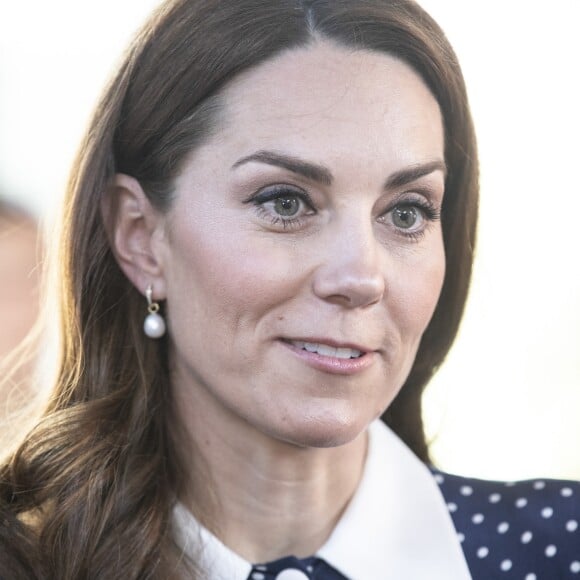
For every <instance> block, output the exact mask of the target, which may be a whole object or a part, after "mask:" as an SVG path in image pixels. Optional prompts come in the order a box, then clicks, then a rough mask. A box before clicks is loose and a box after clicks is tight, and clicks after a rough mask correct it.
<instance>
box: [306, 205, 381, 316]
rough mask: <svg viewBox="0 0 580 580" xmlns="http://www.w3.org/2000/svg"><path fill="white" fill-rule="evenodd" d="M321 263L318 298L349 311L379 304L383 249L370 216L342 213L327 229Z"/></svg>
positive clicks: (317, 278) (317, 280) (354, 212)
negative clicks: (341, 305) (345, 307)
mask: <svg viewBox="0 0 580 580" xmlns="http://www.w3.org/2000/svg"><path fill="white" fill-rule="evenodd" d="M326 233H327V237H326V240H325V249H326V251H325V252H324V259H323V260H322V261H321V263H320V265H319V268H318V269H317V272H316V274H315V277H314V291H315V293H316V295H317V296H319V297H320V298H322V299H324V300H327V301H332V302H336V303H340V304H343V305H344V306H347V307H350V308H357V307H364V306H368V305H370V304H374V303H376V302H377V301H379V300H381V299H382V297H383V295H384V291H385V279H384V272H383V268H382V248H381V246H380V243H379V241H378V240H377V239H376V236H375V231H374V228H373V221H372V219H371V216H370V213H364V212H363V211H361V210H360V207H359V208H358V211H351V212H345V213H344V215H342V216H340V217H337V218H336V219H335V220H334V221H333V223H332V224H331V225H329V227H328V229H327V232H326Z"/></svg>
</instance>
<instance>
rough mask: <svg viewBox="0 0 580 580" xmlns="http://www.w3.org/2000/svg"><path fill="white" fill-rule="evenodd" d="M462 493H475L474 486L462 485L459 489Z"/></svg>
mask: <svg viewBox="0 0 580 580" xmlns="http://www.w3.org/2000/svg"><path fill="white" fill-rule="evenodd" d="M459 493H460V494H461V495H471V494H472V493H473V488H472V487H470V486H469V485H462V486H461V488H460V489H459Z"/></svg>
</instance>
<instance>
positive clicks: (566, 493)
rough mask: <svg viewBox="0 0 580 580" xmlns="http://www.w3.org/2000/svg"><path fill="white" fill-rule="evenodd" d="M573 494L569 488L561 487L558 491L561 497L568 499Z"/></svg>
mask: <svg viewBox="0 0 580 580" xmlns="http://www.w3.org/2000/svg"><path fill="white" fill-rule="evenodd" d="M573 493H574V492H573V491H572V489H571V488H569V487H563V488H562V489H561V490H560V494H561V495H562V497H570V496H571V495H572V494H573Z"/></svg>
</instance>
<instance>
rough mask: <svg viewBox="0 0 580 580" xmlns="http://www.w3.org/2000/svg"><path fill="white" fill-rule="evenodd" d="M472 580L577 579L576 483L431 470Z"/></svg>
mask: <svg viewBox="0 0 580 580" xmlns="http://www.w3.org/2000/svg"><path fill="white" fill-rule="evenodd" d="M434 476H435V479H436V481H437V482H438V483H439V485H440V488H441V492H442V494H443V496H444V498H445V501H446V502H447V507H448V509H449V511H450V514H451V517H452V519H453V522H454V524H455V529H456V530H457V533H458V535H459V538H460V540H461V545H462V547H463V552H464V554H465V558H466V560H467V564H468V565H469V569H470V571H471V574H472V576H473V578H474V580H495V579H496V578H497V579H501V580H512V579H518V580H566V579H574V578H575V579H577V580H580V483H579V482H571V481H557V480H549V479H541V480H529V481H520V482H516V483H505V482H494V481H483V480H479V479H469V478H465V477H459V476H455V475H449V474H445V473H441V472H437V471H434Z"/></svg>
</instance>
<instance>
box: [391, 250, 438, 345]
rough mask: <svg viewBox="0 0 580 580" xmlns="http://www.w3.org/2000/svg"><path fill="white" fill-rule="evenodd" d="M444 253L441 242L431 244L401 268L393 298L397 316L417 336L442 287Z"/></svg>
mask: <svg viewBox="0 0 580 580" xmlns="http://www.w3.org/2000/svg"><path fill="white" fill-rule="evenodd" d="M444 277H445V253H444V249H443V242H442V241H440V242H438V243H437V244H433V245H432V246H431V248H430V250H429V251H427V252H425V253H423V254H422V255H421V256H419V257H418V260H417V261H416V262H415V263H413V264H412V265H409V266H408V267H406V268H405V272H404V273H401V274H400V275H399V276H398V280H399V281H400V282H399V284H398V291H397V292H396V295H397V296H396V299H395V300H393V302H394V308H395V309H396V312H397V316H398V318H399V320H402V321H403V326H404V328H406V330H407V332H408V333H409V334H410V335H413V337H415V338H417V342H418V340H419V339H420V338H421V335H422V334H423V332H424V331H425V329H426V328H427V325H428V324H429V321H430V320H431V317H432V316H433V312H434V311H435V307H436V306H437V302H438V300H439V296H440V294H441V289H442V287H443V280H444Z"/></svg>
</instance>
